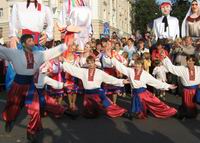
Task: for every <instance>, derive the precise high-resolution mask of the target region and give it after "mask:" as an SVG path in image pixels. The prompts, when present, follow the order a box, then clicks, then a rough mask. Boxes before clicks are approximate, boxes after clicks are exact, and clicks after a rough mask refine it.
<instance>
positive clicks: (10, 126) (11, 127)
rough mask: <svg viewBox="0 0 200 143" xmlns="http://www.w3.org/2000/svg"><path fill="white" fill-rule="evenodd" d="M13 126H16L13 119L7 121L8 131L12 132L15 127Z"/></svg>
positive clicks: (6, 128)
mask: <svg viewBox="0 0 200 143" xmlns="http://www.w3.org/2000/svg"><path fill="white" fill-rule="evenodd" d="M13 126H14V122H13V121H10V122H6V125H5V131H6V132H7V133H10V132H11V131H12V129H13Z"/></svg>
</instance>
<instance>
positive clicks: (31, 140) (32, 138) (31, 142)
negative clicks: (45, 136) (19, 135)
mask: <svg viewBox="0 0 200 143" xmlns="http://www.w3.org/2000/svg"><path fill="white" fill-rule="evenodd" d="M35 139H36V136H35V134H31V133H29V132H27V140H28V141H29V143H34V142H35Z"/></svg>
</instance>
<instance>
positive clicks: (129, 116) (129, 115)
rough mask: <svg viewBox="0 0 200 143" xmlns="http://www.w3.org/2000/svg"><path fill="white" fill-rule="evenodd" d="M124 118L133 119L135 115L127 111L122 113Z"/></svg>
mask: <svg viewBox="0 0 200 143" xmlns="http://www.w3.org/2000/svg"><path fill="white" fill-rule="evenodd" d="M122 116H123V117H124V118H127V119H129V120H133V115H132V113H129V112H126V113H124V114H123V115H122Z"/></svg>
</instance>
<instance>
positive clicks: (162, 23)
mask: <svg viewBox="0 0 200 143" xmlns="http://www.w3.org/2000/svg"><path fill="white" fill-rule="evenodd" d="M171 6H172V4H171V2H170V1H169V0H164V1H163V2H162V3H161V4H160V9H161V11H162V16H161V17H159V18H157V19H155V20H154V25H153V31H154V34H155V36H156V38H155V40H158V39H165V38H167V39H173V40H175V39H176V38H178V37H179V35H180V33H179V21H178V19H177V18H176V17H172V16H170V11H171V9H172V8H171Z"/></svg>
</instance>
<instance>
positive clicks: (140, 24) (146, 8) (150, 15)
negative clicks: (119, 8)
mask: <svg viewBox="0 0 200 143" xmlns="http://www.w3.org/2000/svg"><path fill="white" fill-rule="evenodd" d="M133 14H135V23H133V29H134V30H140V31H141V33H144V32H145V31H146V29H147V24H149V23H150V22H152V21H153V20H154V19H155V18H157V17H159V16H160V15H161V13H160V10H159V6H158V5H156V3H155V0H137V1H136V2H135V3H134V4H133Z"/></svg>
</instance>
